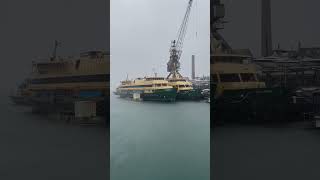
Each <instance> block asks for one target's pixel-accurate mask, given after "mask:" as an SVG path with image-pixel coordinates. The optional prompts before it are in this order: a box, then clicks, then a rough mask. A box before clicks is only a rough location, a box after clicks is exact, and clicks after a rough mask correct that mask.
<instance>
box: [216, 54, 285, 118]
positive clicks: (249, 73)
mask: <svg viewBox="0 0 320 180" xmlns="http://www.w3.org/2000/svg"><path fill="white" fill-rule="evenodd" d="M241 52H245V51H243V50H239V51H237V50H234V51H233V50H230V51H229V52H219V51H216V52H215V54H213V55H212V56H211V58H212V59H211V78H212V89H213V92H214V93H213V94H212V95H213V97H212V98H211V99H212V100H213V101H212V102H211V103H212V108H213V111H214V113H213V114H214V117H215V120H216V121H224V122H225V121H236V122H239V121H240V120H246V121H252V122H262V121H273V120H278V119H279V118H283V116H284V115H285V114H286V108H285V107H287V102H288V101H287V98H286V97H287V96H286V92H285V90H284V89H282V88H269V87H266V84H265V83H264V82H263V81H260V80H259V75H258V69H257V66H256V65H255V64H253V63H251V61H250V58H251V57H252V56H251V55H250V54H246V53H241Z"/></svg>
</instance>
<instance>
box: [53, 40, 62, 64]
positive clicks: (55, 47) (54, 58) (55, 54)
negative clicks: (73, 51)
mask: <svg viewBox="0 0 320 180" xmlns="http://www.w3.org/2000/svg"><path fill="white" fill-rule="evenodd" d="M60 45H61V43H60V42H58V41H57V40H55V41H54V48H53V52H52V57H51V61H54V60H56V58H57V49H58V47H59V46H60Z"/></svg>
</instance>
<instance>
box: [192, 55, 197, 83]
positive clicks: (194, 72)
mask: <svg viewBox="0 0 320 180" xmlns="http://www.w3.org/2000/svg"><path fill="white" fill-rule="evenodd" d="M191 63H192V65H191V68H192V69H191V73H192V74H191V78H192V79H195V78H196V69H195V66H196V64H195V55H192V62H191Z"/></svg>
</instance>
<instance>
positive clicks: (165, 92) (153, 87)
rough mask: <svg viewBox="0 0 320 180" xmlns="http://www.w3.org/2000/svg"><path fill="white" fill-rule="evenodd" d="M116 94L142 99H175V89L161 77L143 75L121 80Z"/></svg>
mask: <svg viewBox="0 0 320 180" xmlns="http://www.w3.org/2000/svg"><path fill="white" fill-rule="evenodd" d="M116 94H117V95H119V96H120V97H122V98H133V99H139V100H143V101H166V102H173V101H175V100H176V96H177V90H176V89H175V88H173V87H172V86H171V85H169V82H168V81H167V80H166V79H165V78H163V77H145V78H137V79H135V80H132V81H131V80H125V81H122V82H121V84H120V86H119V87H117V90H116Z"/></svg>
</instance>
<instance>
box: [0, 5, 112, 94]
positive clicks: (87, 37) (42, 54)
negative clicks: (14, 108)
mask: <svg viewBox="0 0 320 180" xmlns="http://www.w3.org/2000/svg"><path fill="white" fill-rule="evenodd" d="M108 6H109V5H108V3H107V1H106V0H28V1H26V0H1V1H0V23H1V28H0V37H1V41H0V47H1V48H0V52H1V53H0V58H1V63H2V64H1V66H0V75H1V76H0V80H1V82H2V84H3V83H4V82H5V86H4V87H2V88H1V90H5V91H10V90H11V89H12V88H14V87H16V85H17V83H19V82H20V81H21V80H23V79H24V78H26V77H27V76H28V75H29V73H30V72H31V62H32V60H34V58H48V57H49V56H51V53H52V49H53V43H54V40H59V41H60V42H62V47H61V48H60V49H59V50H58V54H59V55H67V56H69V55H78V54H79V53H80V52H83V51H88V50H109V42H110V41H109V30H110V28H109V22H108V19H109V8H108Z"/></svg>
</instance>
